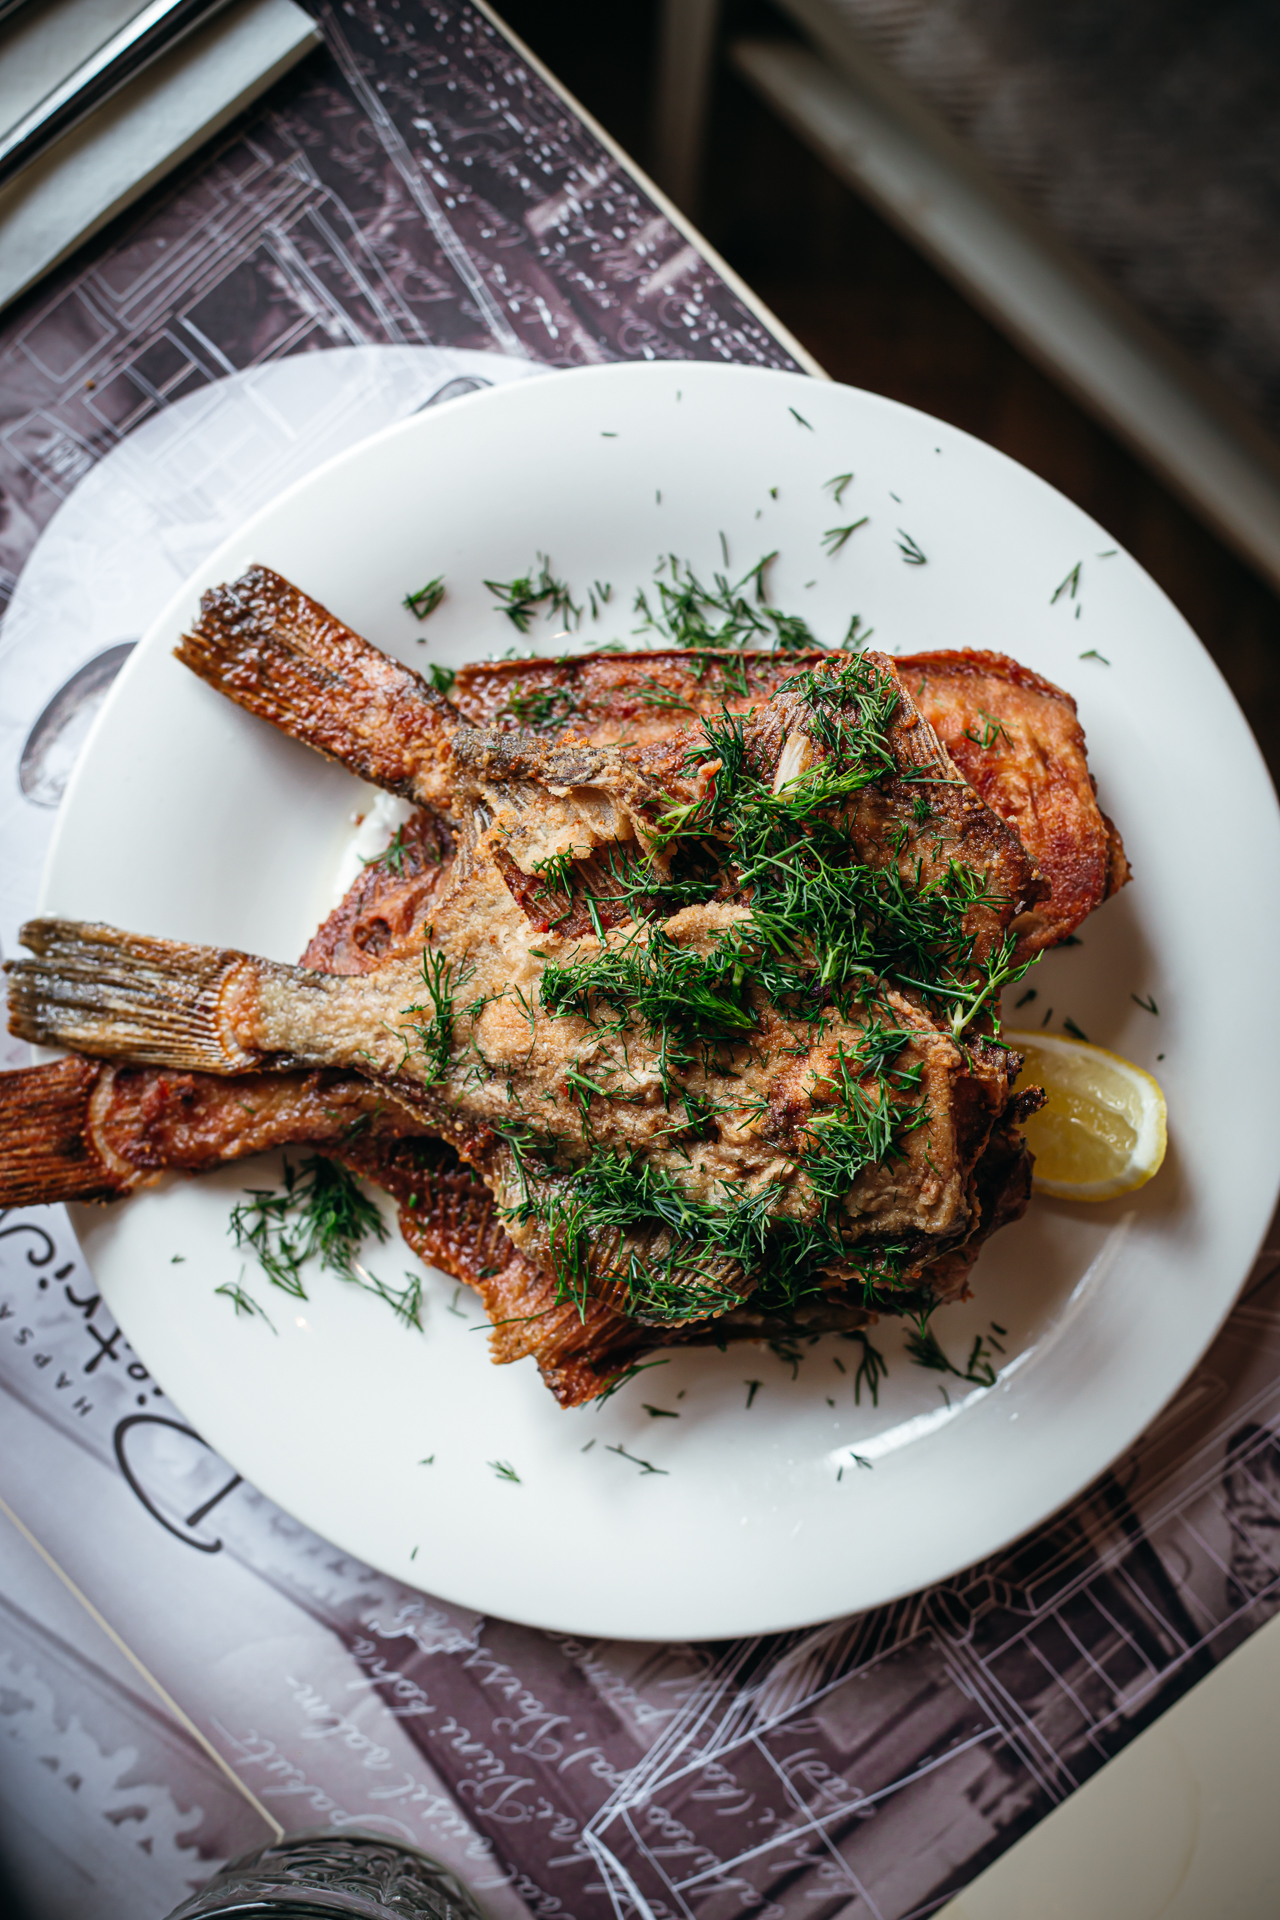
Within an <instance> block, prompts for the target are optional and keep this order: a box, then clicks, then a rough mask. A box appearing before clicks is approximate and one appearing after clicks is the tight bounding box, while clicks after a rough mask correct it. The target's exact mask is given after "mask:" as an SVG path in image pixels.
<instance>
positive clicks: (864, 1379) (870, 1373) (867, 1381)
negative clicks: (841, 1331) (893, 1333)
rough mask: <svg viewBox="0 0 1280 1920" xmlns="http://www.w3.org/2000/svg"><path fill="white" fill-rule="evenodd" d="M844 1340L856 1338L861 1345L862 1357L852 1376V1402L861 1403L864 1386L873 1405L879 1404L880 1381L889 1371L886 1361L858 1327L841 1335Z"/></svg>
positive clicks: (859, 1404) (856, 1405)
mask: <svg viewBox="0 0 1280 1920" xmlns="http://www.w3.org/2000/svg"><path fill="white" fill-rule="evenodd" d="M843 1337H844V1338H845V1339H846V1340H856V1341H858V1342H859V1344H860V1345H861V1347H862V1358H861V1360H860V1361H859V1362H858V1370H857V1372H856V1373H855V1374H854V1376H853V1404H854V1406H855V1407H860V1406H861V1405H862V1389H863V1387H864V1386H865V1387H866V1389H867V1392H868V1393H869V1394H870V1395H871V1404H872V1406H873V1407H878V1406H879V1405H880V1382H881V1381H882V1380H883V1379H885V1378H886V1376H887V1375H888V1372H889V1366H888V1362H887V1361H886V1359H885V1357H884V1355H883V1354H882V1353H881V1351H880V1349H879V1348H878V1347H873V1346H872V1344H871V1341H870V1339H869V1337H868V1336H867V1335H866V1334H865V1333H863V1332H862V1331H861V1330H860V1329H859V1330H857V1331H855V1332H853V1333H846V1334H845V1335H844V1336H843Z"/></svg>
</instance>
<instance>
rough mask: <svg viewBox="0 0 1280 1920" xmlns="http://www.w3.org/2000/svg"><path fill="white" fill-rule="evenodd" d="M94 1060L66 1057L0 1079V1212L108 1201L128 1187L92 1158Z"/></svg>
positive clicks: (98, 1066) (97, 1067) (123, 1177)
mask: <svg viewBox="0 0 1280 1920" xmlns="http://www.w3.org/2000/svg"><path fill="white" fill-rule="evenodd" d="M106 1071H109V1069H106V1068H104V1067H103V1065H102V1062H101V1061H100V1060H84V1059H81V1058H80V1057H79V1055H77V1054H74V1053H73V1054H68V1056H67V1058H66V1059H65V1060H53V1061H50V1063H49V1064H48V1065H47V1066H43V1067H24V1068H22V1069H20V1071H19V1072H17V1073H5V1074H0V1207H38V1206H42V1205H44V1204H45V1203H46V1202H51V1201H54V1200H114V1199H115V1198H116V1196H117V1194H121V1193H126V1192H128V1190H129V1188H130V1187H131V1186H133V1185H135V1184H136V1181H137V1175H136V1174H134V1175H133V1176H132V1177H130V1175H129V1174H128V1173H122V1174H117V1173H115V1172H113V1170H112V1169H111V1168H110V1167H109V1166H108V1165H107V1164H106V1163H105V1161H104V1160H103V1159H102V1157H101V1155H100V1154H99V1153H98V1151H97V1149H96V1147H95V1145H94V1142H93V1132H92V1127H91V1125H90V1102H91V1100H92V1098H93V1092H94V1089H95V1087H96V1086H97V1085H98V1082H99V1080H100V1079H101V1078H102V1075H103V1073H104V1072H106Z"/></svg>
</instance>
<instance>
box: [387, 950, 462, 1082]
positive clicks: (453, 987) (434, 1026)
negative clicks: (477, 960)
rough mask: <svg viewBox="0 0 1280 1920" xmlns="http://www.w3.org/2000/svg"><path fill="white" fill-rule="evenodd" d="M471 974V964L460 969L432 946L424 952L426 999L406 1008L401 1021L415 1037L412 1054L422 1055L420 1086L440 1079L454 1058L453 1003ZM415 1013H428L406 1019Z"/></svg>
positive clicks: (423, 977)
mask: <svg viewBox="0 0 1280 1920" xmlns="http://www.w3.org/2000/svg"><path fill="white" fill-rule="evenodd" d="M474 972H475V968H474V966H473V965H472V964H471V962H470V961H468V962H467V963H466V964H465V965H464V966H463V967H462V968H460V969H459V968H457V967H455V966H454V964H453V962H452V961H451V960H449V959H447V958H446V957H445V955H444V954H443V953H441V952H439V951H438V949H436V948H435V947H426V948H424V950H423V955H422V983H423V985H424V986H425V988H426V990H427V997H426V999H425V1000H424V1001H421V1002H417V1003H415V1004H414V1005H413V1006H411V1007H406V1008H405V1009H404V1013H403V1014H402V1016H401V1018H402V1020H403V1022H404V1028H405V1029H407V1031H408V1032H410V1033H413V1034H416V1035H417V1038H418V1046H417V1048H416V1049H415V1051H417V1052H420V1053H421V1055H422V1062H423V1065H422V1075H423V1083H424V1085H426V1086H428V1087H430V1086H434V1084H435V1083H436V1081H437V1080H441V1079H443V1078H444V1076H445V1074H446V1073H447V1072H448V1070H449V1064H450V1061H451V1060H452V1058H453V1021H454V1000H455V997H456V995H457V992H458V989H459V987H462V986H465V985H466V983H467V981H468V980H469V979H470V978H471V976H472V974H473V973H474ZM414 1013H419V1014H427V1015H429V1018H428V1019H426V1020H425V1021H421V1020H418V1021H415V1020H411V1019H410V1018H409V1016H410V1014H414Z"/></svg>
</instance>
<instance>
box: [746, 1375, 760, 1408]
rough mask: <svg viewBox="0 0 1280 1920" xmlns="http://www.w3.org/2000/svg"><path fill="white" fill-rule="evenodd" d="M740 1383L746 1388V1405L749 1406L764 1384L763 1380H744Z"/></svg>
mask: <svg viewBox="0 0 1280 1920" xmlns="http://www.w3.org/2000/svg"><path fill="white" fill-rule="evenodd" d="M742 1384H743V1386H744V1387H745V1388H746V1390H747V1405H748V1406H750V1405H751V1402H752V1401H753V1400H754V1399H755V1397H756V1395H757V1394H758V1393H759V1391H760V1389H761V1387H762V1386H763V1385H764V1381H763V1380H744V1381H743V1383H742Z"/></svg>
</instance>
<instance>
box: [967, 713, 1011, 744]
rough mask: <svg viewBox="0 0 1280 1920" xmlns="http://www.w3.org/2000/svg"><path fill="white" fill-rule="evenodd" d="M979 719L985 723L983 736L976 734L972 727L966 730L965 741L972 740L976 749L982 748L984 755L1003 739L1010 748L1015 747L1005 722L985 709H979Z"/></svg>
mask: <svg viewBox="0 0 1280 1920" xmlns="http://www.w3.org/2000/svg"><path fill="white" fill-rule="evenodd" d="M978 718H979V719H980V720H981V721H982V723H983V726H982V732H981V734H977V733H975V732H974V731H973V728H972V727H966V728H965V730H964V737H965V739H966V740H972V742H973V744H974V746H975V747H981V748H982V750H983V752H984V753H989V752H990V751H991V749H992V747H994V745H995V743H996V741H997V740H1000V739H1003V740H1005V741H1007V742H1008V744H1009V745H1010V746H1012V745H1013V735H1012V734H1011V733H1010V731H1009V729H1008V727H1006V726H1005V724H1004V722H1003V721H1001V720H997V718H996V716H995V714H993V713H988V712H987V710H986V708H985V707H979V708H978Z"/></svg>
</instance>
